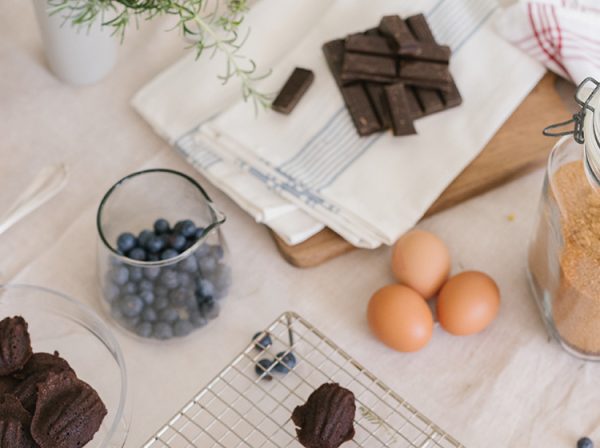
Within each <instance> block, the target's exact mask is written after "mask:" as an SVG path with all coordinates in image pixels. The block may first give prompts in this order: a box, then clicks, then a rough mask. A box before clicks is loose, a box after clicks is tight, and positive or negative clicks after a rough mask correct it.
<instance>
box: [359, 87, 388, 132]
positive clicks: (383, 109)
mask: <svg viewBox="0 0 600 448" xmlns="http://www.w3.org/2000/svg"><path fill="white" fill-rule="evenodd" d="M365 88H366V89H367V93H368V94H369V99H370V100H371V104H372V105H373V107H374V108H375V112H376V113H377V118H378V119H379V122H380V123H381V126H382V129H390V128H391V127H392V117H391V115H390V110H389V107H388V104H387V99H386V98H385V91H384V90H383V85H382V84H379V83H375V82H367V83H365Z"/></svg>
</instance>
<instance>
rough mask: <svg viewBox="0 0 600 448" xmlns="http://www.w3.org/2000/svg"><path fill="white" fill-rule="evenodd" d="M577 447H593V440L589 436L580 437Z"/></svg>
mask: <svg viewBox="0 0 600 448" xmlns="http://www.w3.org/2000/svg"><path fill="white" fill-rule="evenodd" d="M577 448H594V442H592V441H591V439H590V438H589V437H582V438H581V439H579V440H578V441H577Z"/></svg>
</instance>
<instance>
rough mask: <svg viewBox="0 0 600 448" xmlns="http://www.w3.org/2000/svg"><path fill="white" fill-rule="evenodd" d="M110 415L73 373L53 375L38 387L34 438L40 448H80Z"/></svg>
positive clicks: (66, 372)
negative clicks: (107, 415)
mask: <svg viewBox="0 0 600 448" xmlns="http://www.w3.org/2000/svg"><path fill="white" fill-rule="evenodd" d="M106 414H107V410H106V407H105V406H104V403H102V400H101V399H100V397H99V396H98V394H97V393H96V391H95V390H94V389H93V388H92V387H91V386H89V385H88V384H87V383H84V382H83V381H81V380H80V379H78V378H77V377H76V376H75V374H74V373H73V372H72V371H68V370H65V371H63V372H60V373H54V372H50V373H49V374H48V377H47V379H46V381H44V382H43V383H39V384H38V388H37V402H36V406H35V413H34V414H33V419H32V421H31V435H32V436H33V439H34V440H35V441H36V442H37V443H38V445H39V446H40V448H80V447H82V446H84V445H85V444H86V443H87V442H89V441H90V440H92V438H93V437H94V434H96V432H97V431H98V429H99V428H100V424H101V423H102V420H103V419H104V417H105V416H106Z"/></svg>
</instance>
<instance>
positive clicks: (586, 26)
mask: <svg viewBox="0 0 600 448" xmlns="http://www.w3.org/2000/svg"><path fill="white" fill-rule="evenodd" d="M496 26H497V29H498V32H499V33H500V34H501V35H502V36H504V37H505V38H506V39H507V40H508V41H509V42H511V43H512V44H514V45H515V46H516V47H518V48H520V49H521V50H523V51H524V52H525V53H527V54H528V55H530V56H531V57H533V58H534V59H536V60H537V61H539V62H540V63H542V64H544V65H545V66H546V67H548V69H550V70H552V71H553V72H555V73H557V74H558V75H560V76H562V77H563V78H566V79H568V80H571V81H573V82H574V83H575V84H579V83H580V82H581V81H583V79H585V78H586V77H588V76H593V77H595V78H596V79H600V2H599V1H598V0H538V1H532V0H520V1H519V2H518V3H516V4H514V5H512V6H510V7H509V8H507V9H506V10H505V11H504V12H503V13H502V14H501V15H500V17H499V19H498V21H497V23H496Z"/></svg>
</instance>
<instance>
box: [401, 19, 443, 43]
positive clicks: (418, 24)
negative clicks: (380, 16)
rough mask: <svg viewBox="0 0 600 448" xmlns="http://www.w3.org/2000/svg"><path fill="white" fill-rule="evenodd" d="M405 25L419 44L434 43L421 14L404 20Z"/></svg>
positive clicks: (427, 24)
mask: <svg viewBox="0 0 600 448" xmlns="http://www.w3.org/2000/svg"><path fill="white" fill-rule="evenodd" d="M406 25H408V28H410V30H411V31H412V34H413V35H414V36H415V37H416V38H417V40H418V41H420V42H428V43H436V40H435V36H434V35H433V32H432V31H431V28H430V27H429V23H427V19H426V18H425V16H424V15H423V14H416V15H414V16H410V17H408V18H407V19H406Z"/></svg>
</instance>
